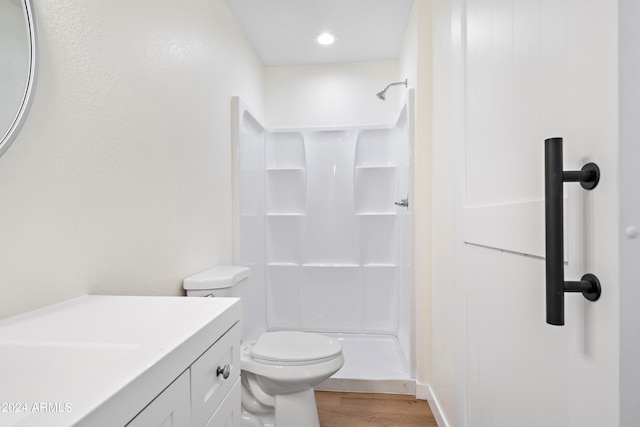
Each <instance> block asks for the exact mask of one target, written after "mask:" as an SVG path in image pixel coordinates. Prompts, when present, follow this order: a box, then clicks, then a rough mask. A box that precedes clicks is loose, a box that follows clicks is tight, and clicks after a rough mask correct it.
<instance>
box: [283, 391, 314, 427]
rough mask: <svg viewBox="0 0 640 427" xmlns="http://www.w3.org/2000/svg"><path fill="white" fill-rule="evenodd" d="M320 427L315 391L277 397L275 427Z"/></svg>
mask: <svg viewBox="0 0 640 427" xmlns="http://www.w3.org/2000/svg"><path fill="white" fill-rule="evenodd" d="M300 426H305V427H320V419H319V418H318V407H317V406H316V396H315V394H314V393H313V389H312V388H309V389H307V390H304V391H299V392H297V393H290V394H279V395H277V396H276V425H275V427H300Z"/></svg>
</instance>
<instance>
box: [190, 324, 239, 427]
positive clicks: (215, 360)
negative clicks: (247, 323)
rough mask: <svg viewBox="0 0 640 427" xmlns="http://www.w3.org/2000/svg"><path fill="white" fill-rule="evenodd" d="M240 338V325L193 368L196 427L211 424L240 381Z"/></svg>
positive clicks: (192, 390)
mask: <svg viewBox="0 0 640 427" xmlns="http://www.w3.org/2000/svg"><path fill="white" fill-rule="evenodd" d="M240 335H241V334H240V324H239V323H236V324H235V325H234V326H233V327H232V328H231V329H229V330H228V331H227V333H225V334H224V335H223V336H222V337H221V338H220V339H219V340H218V341H216V342H215V344H213V345H212V346H211V347H209V349H208V350H207V351H205V352H204V353H203V354H202V356H200V357H199V358H198V360H196V361H195V362H193V364H192V365H191V369H190V372H191V411H192V412H191V414H192V418H193V425H194V426H198V427H199V426H203V425H205V424H206V423H207V420H208V419H209V418H211V415H212V414H213V413H214V412H215V411H216V409H217V408H218V407H219V406H220V404H221V403H222V401H223V400H224V398H225V396H226V395H227V393H228V392H229V390H231V387H233V385H234V383H235V381H236V379H238V378H239V377H240ZM225 376H226V378H225ZM239 407H240V404H239V403H238V408H239Z"/></svg>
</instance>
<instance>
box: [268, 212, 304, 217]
mask: <svg viewBox="0 0 640 427" xmlns="http://www.w3.org/2000/svg"><path fill="white" fill-rule="evenodd" d="M306 215H307V214H305V213H304V212H267V216H273V217H280V216H294V217H295V216H306Z"/></svg>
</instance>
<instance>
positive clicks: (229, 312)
mask: <svg viewBox="0 0 640 427" xmlns="http://www.w3.org/2000/svg"><path fill="white" fill-rule="evenodd" d="M240 340H241V324H240V303H239V300H238V299H236V298H185V297H115V296H85V297H81V298H76V299H74V300H71V301H67V302H64V303H60V304H56V305H54V306H50V307H45V308H44V309H40V310H36V311H34V312H30V313H26V314H24V315H20V316H16V317H13V318H10V319H4V320H1V321H0V378H2V379H3V381H2V387H0V401H3V402H16V404H15V405H14V406H13V407H15V408H19V409H21V412H17V411H14V412H13V413H0V426H13V425H19V426H22V427H28V426H38V427H41V426H45V425H46V426H48V427H69V426H76V427H89V426H90V427H101V426H105V427H107V426H108V427H118V426H123V427H124V426H127V427H160V426H161V427H170V426H174V427H191V426H193V427H204V426H209V427H212V426H215V427H240ZM25 372H31V373H32V375H24V373H25ZM36 403H38V405H39V406H36V405H35V404H36ZM42 403H45V404H46V405H45V406H42ZM18 404H19V405H18ZM37 408H40V410H35V409H37ZM42 408H46V410H44V411H43V410H42Z"/></svg>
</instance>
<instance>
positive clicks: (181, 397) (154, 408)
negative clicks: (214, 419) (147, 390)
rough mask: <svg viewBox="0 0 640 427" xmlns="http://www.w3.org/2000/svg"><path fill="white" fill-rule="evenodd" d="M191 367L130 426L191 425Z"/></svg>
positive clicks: (169, 426)
mask: <svg viewBox="0 0 640 427" xmlns="http://www.w3.org/2000/svg"><path fill="white" fill-rule="evenodd" d="M189 397H190V396H189V369H187V370H186V371H184V372H183V373H182V375H180V376H179V377H178V378H177V379H176V380H175V381H174V382H173V383H171V385H170V386H169V387H167V388H166V389H165V390H164V391H163V392H162V393H160V394H159V395H158V396H157V397H156V398H155V399H154V400H153V401H152V402H151V403H150V404H149V405H147V407H146V408H144V409H143V410H142V412H140V413H139V414H138V415H137V416H136V417H135V418H134V419H133V420H131V422H130V423H129V424H127V426H128V427H184V426H189V425H191V405H190V399H189Z"/></svg>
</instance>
